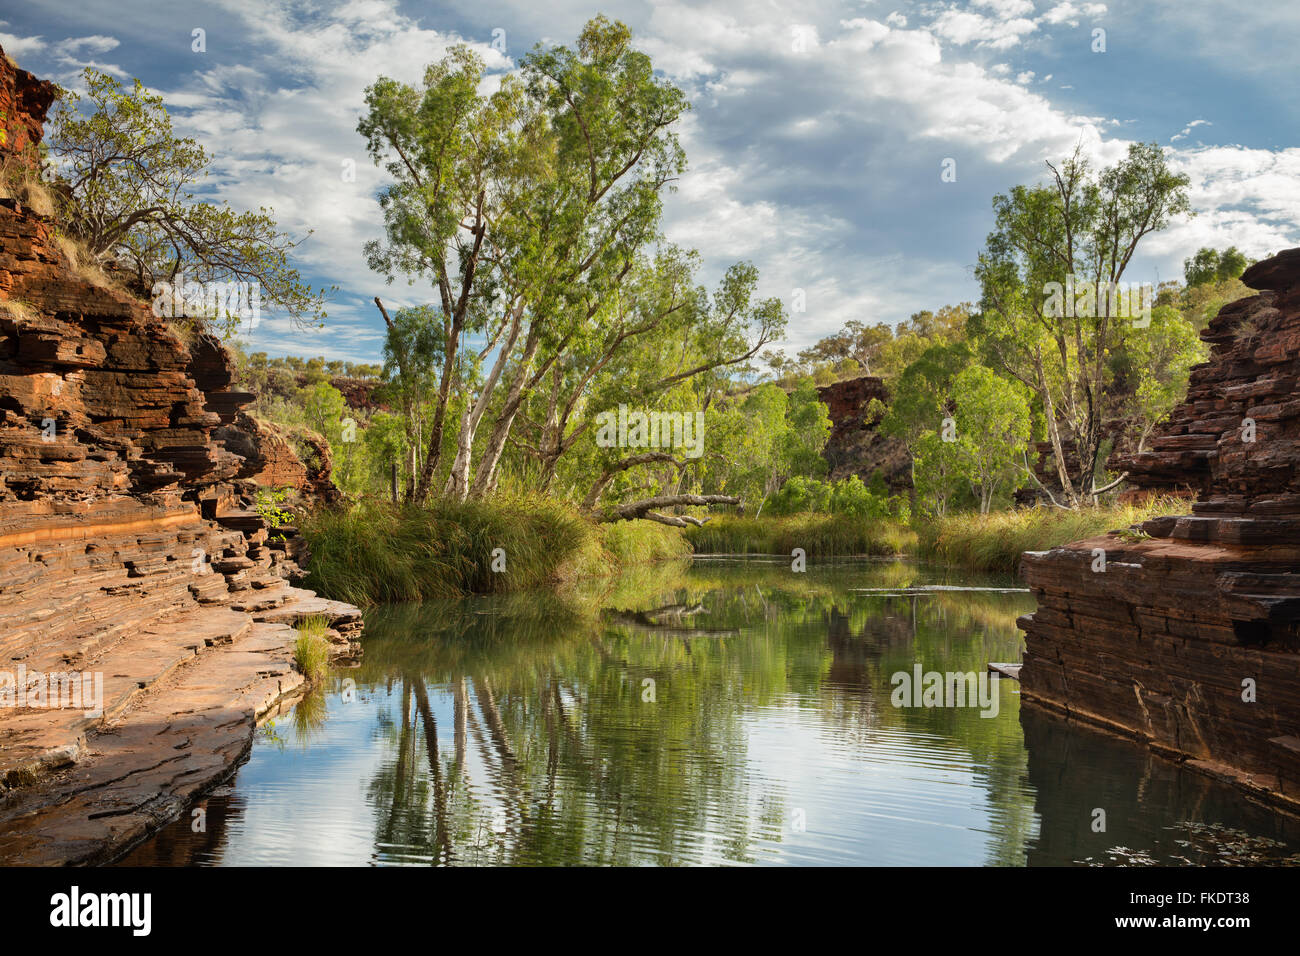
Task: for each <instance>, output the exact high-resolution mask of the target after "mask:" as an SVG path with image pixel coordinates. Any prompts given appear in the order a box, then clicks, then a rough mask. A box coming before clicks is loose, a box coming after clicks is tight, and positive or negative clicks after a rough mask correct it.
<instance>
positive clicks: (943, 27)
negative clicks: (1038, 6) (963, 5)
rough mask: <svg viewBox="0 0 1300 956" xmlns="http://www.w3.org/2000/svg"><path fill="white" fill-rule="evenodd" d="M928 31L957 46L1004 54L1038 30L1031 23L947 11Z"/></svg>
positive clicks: (1030, 21)
mask: <svg viewBox="0 0 1300 956" xmlns="http://www.w3.org/2000/svg"><path fill="white" fill-rule="evenodd" d="M930 29H931V30H933V31H934V32H935V33H936V34H937V35H939V36H940V37H942V38H943V39H945V40H948V41H949V42H951V43H955V44H957V45H958V46H966V45H968V44H971V43H974V44H976V45H977V46H980V47H988V48H989V49H992V50H1005V49H1008V48H1009V47H1013V46H1015V45H1016V44H1017V43H1019V42H1020V39H1021V37H1023V36H1024V35H1025V34H1027V33H1032V32H1034V31H1035V30H1037V29H1038V25H1037V24H1036V23H1034V21H1032V20H1026V19H1024V18H1023V17H1017V18H1014V19H1010V20H1000V19H996V18H994V17H986V16H983V15H982V14H978V13H970V12H967V11H964V10H956V9H950V10H945V11H944V12H943V13H941V14H940V15H939V17H938V19H936V20H935V21H934V22H933V23H931V24H930Z"/></svg>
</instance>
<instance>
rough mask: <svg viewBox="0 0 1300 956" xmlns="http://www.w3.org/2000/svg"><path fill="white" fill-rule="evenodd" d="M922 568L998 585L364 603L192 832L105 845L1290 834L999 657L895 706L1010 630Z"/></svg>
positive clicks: (1015, 643) (1095, 851) (955, 850)
mask: <svg viewBox="0 0 1300 956" xmlns="http://www.w3.org/2000/svg"><path fill="white" fill-rule="evenodd" d="M934 584H945V585H956V586H961V587H966V588H970V587H988V588H1008V587H1010V588H1014V587H1016V586H1017V582H1015V581H1014V580H1008V579H996V578H986V577H978V576H972V575H969V574H965V575H955V574H952V573H950V572H945V571H942V570H935V569H926V568H924V567H918V566H915V565H910V564H902V563H879V562H851V561H846V562H836V563H833V564H823V565H816V564H813V565H810V566H809V567H808V570H807V572H806V573H803V574H797V573H793V572H791V571H790V569H789V564H788V562H786V561H763V560H750V561H739V560H700V561H697V562H696V563H695V564H694V565H693V566H688V567H681V566H660V567H656V568H654V569H652V570H650V571H646V572H641V573H639V574H638V575H637V576H636V577H635V578H633V579H629V580H626V581H623V582H620V583H619V584H618V585H616V586H614V587H612V588H607V589H606V590H605V591H604V592H603V593H602V592H592V593H582V594H571V595H566V596H563V597H558V596H554V595H549V594H527V595H507V596H496V597H480V598H473V599H468V600H464V601H455V602H445V603H438V604H427V605H423V606H397V607H389V608H383V609H380V610H377V611H374V612H372V613H370V614H368V615H367V618H366V638H365V642H364V646H365V655H364V657H363V662H362V664H361V666H360V667H359V668H355V669H350V670H341V669H340V670H336V671H335V672H334V674H333V676H332V678H331V680H330V681H329V683H328V686H325V687H322V688H320V689H319V690H318V691H317V692H315V693H314V694H313V695H312V696H310V697H308V698H306V699H305V700H303V701H301V702H299V703H298V704H297V706H296V707H294V708H293V709H292V711H291V712H289V713H286V714H283V715H281V716H279V717H277V718H276V719H275V720H274V721H273V722H272V723H269V724H268V725H266V726H264V727H263V728H262V730H261V731H260V732H259V734H258V736H257V739H256V742H255V744H254V747H253V750H252V753H251V755H250V758H249V760H248V762H247V763H246V764H245V765H244V766H243V767H242V768H241V769H240V770H239V772H238V775H237V776H236V777H235V779H234V780H233V782H232V784H231V785H229V786H227V787H224V788H222V789H221V790H220V791H218V792H216V793H214V794H212V795H211V796H210V797H209V798H208V799H207V800H206V801H205V804H204V807H205V810H206V830H205V832H202V833H194V832H193V827H192V824H191V820H190V819H188V818H186V819H182V820H180V821H177V822H176V823H175V824H172V825H171V826H169V827H167V828H165V829H164V830H163V831H161V832H160V833H159V834H158V835H157V836H156V837H155V838H153V839H152V840H150V841H149V842H148V843H146V844H144V845H142V846H141V847H139V848H138V849H136V850H135V851H134V852H133V853H132V854H131V855H130V856H129V857H128V858H127V859H126V860H125V861H124V862H127V863H132V864H200V865H278V864H295V865H335V864H343V865H363V864H383V865H430V864H439V863H442V864H459V865H476V864H485V865H487V864H491V865H503V864H524V865H537V864H632V865H672V866H680V865H698V864H740V865H744V864H757V865H773V864H817V865H826V864H832V865H833V864H865V865H921V864H939V865H1007V866H1022V865H1030V866H1041V865H1072V864H1084V865H1106V864H1115V863H1138V864H1142V863H1152V862H1159V863H1184V862H1192V863H1204V862H1216V861H1220V862H1283V861H1285V860H1287V859H1288V858H1290V862H1292V863H1294V862H1296V861H1297V858H1293V857H1291V855H1292V854H1294V853H1296V851H1297V849H1300V825H1298V823H1297V821H1296V820H1295V819H1294V818H1290V817H1286V816H1283V815H1280V814H1276V813H1274V812H1271V811H1269V810H1267V809H1264V808H1262V807H1259V806H1257V805H1254V804H1252V803H1250V802H1248V801H1247V800H1245V799H1244V797H1242V795H1240V794H1239V793H1238V792H1237V791H1235V790H1233V789H1231V788H1229V787H1226V786H1223V785H1220V784H1217V783H1214V782H1213V781H1211V780H1209V779H1207V778H1204V777H1202V776H1200V775H1196V774H1192V773H1190V772H1186V771H1182V770H1179V769H1178V768H1176V767H1175V766H1173V765H1171V764H1169V763H1167V762H1164V761H1161V760H1158V759H1156V758H1155V757H1153V756H1151V755H1150V754H1149V753H1148V752H1147V751H1146V750H1144V749H1143V748H1140V747H1137V746H1134V745H1132V744H1129V743H1126V742H1123V741H1118V740H1115V739H1112V738H1109V737H1105V736H1101V735H1098V734H1094V733H1092V732H1089V731H1085V730H1081V729H1078V728H1075V727H1072V726H1067V725H1066V724H1064V723H1062V722H1060V721H1059V720H1057V719H1056V718H1053V717H1050V716H1046V715H1043V714H1041V713H1039V712H1038V711H1036V710H1034V709H1031V708H1026V709H1025V711H1024V712H1023V713H1022V711H1021V708H1020V702H1019V697H1018V694H1017V685H1016V683H1015V682H1014V681H1010V680H1002V681H1000V682H998V684H997V687H996V715H992V711H993V709H994V708H993V706H992V705H991V702H990V701H987V700H986V702H985V703H986V704H987V705H988V706H985V707H983V708H980V707H979V706H965V707H931V708H924V707H912V708H904V707H896V706H894V704H893V703H892V702H891V693H892V691H893V690H894V686H895V685H894V683H893V682H892V681H891V678H892V677H893V675H895V674H897V673H900V672H902V673H905V674H907V675H909V676H910V675H911V674H912V672H913V669H914V666H915V665H916V664H918V663H919V664H920V665H921V666H922V669H923V671H939V672H971V673H974V674H981V673H983V672H984V671H985V667H986V664H987V663H988V662H989V661H1017V660H1019V658H1020V652H1021V636H1020V632H1019V631H1018V630H1017V629H1016V627H1015V619H1016V617H1017V616H1018V615H1020V614H1023V613H1026V612H1028V611H1031V610H1032V609H1033V606H1034V602H1033V599H1032V597H1031V596H1030V595H1028V594H1026V593H1016V592H1009V591H996V590H929V591H922V592H919V593H908V592H907V591H906V590H905V589H908V588H915V587H917V586H921V585H934ZM872 588H874V589H876V590H874V591H872V590H864V589H872ZM971 703H975V704H978V701H971ZM983 713H989V714H990V716H982V714H983ZM1098 810H1101V811H1104V813H1105V831H1104V832H1096V830H1095V829H1094V827H1095V826H1096V821H1097V820H1098V816H1097V811H1098Z"/></svg>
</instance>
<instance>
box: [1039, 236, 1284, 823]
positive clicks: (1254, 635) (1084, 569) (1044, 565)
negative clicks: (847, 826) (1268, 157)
mask: <svg viewBox="0 0 1300 956" xmlns="http://www.w3.org/2000/svg"><path fill="white" fill-rule="evenodd" d="M1242 281H1243V282H1245V283H1246V284H1247V285H1248V286H1250V287H1251V288H1253V289H1257V290H1259V294H1258V295H1256V296H1253V297H1250V298H1246V299H1240V300H1238V301H1236V302H1232V303H1230V304H1229V305H1226V306H1224V307H1223V309H1222V310H1221V311H1220V312H1219V315H1218V316H1217V317H1216V318H1215V319H1214V321H1213V322H1211V323H1210V325H1209V327H1208V328H1207V329H1206V331H1205V332H1204V333H1203V337H1204V338H1205V340H1206V341H1207V342H1209V343H1210V344H1211V346H1212V353H1211V357H1210V360H1209V361H1208V362H1207V363H1205V364H1204V365H1201V366H1198V367H1196V368H1195V369H1194V370H1193V371H1192V374H1191V379H1190V382H1189V387H1188V393H1187V398H1186V401H1185V402H1184V403H1183V404H1182V405H1181V406H1179V407H1178V408H1177V409H1176V410H1175V411H1174V413H1173V414H1172V415H1171V417H1170V420H1169V422H1168V424H1167V425H1166V426H1165V427H1164V429H1163V430H1162V432H1161V433H1160V434H1159V435H1157V436H1156V437H1155V438H1154V439H1153V440H1152V441H1151V442H1150V446H1151V447H1150V450H1148V451H1146V452H1144V453H1143V454H1140V455H1134V456H1132V457H1130V458H1129V459H1128V460H1127V461H1126V462H1124V463H1123V465H1122V467H1124V468H1126V469H1128V470H1129V471H1130V479H1131V481H1132V482H1133V484H1134V485H1136V486H1137V488H1138V489H1139V490H1143V489H1151V490H1156V489H1162V488H1165V487H1169V486H1179V485H1181V486H1190V487H1192V488H1194V489H1195V490H1196V491H1197V499H1196V501H1195V502H1194V503H1193V504H1192V506H1191V512H1192V513H1191V514H1190V515H1186V516H1180V517H1164V518H1156V519H1153V520H1150V521H1147V522H1145V523H1144V524H1143V525H1141V526H1140V527H1139V528H1135V529H1128V530H1117V531H1116V532H1112V533H1110V534H1108V535H1105V536H1102V537H1099V538H1096V539H1093V540H1090V541H1081V542H1076V543H1074V544H1071V545H1067V546H1066V547H1063V548H1055V549H1053V550H1051V551H1046V552H1030V553H1027V554H1026V555H1025V556H1024V559H1023V563H1022V573H1023V575H1024V577H1025V579H1026V581H1027V582H1028V583H1029V585H1030V587H1031V588H1032V589H1033V590H1034V593H1035V596H1036V597H1037V598H1038V604H1039V607H1038V610H1037V611H1036V612H1034V613H1033V614H1032V615H1029V616H1027V617H1025V618H1022V620H1021V627H1022V628H1023V629H1024V631H1025V640H1026V651H1025V658H1024V667H1023V669H1022V671H1021V684H1022V694H1023V696H1024V697H1025V699H1027V700H1029V701H1032V702H1034V703H1038V704H1041V705H1045V706H1048V707H1050V708H1053V709H1056V710H1059V711H1063V712H1065V713H1068V714H1070V715H1071V716H1074V717H1078V718H1080V719H1083V720H1086V721H1088V722H1090V723H1094V724H1097V725H1100V726H1103V727H1106V728H1108V729H1111V730H1113V731H1116V732H1118V733H1122V734H1125V735H1127V736H1130V737H1134V738H1136V739H1139V740H1143V741H1146V742H1147V743H1148V744H1149V745H1150V746H1151V747H1152V748H1153V749H1155V750H1157V751H1158V752H1161V753H1163V754H1165V755H1167V756H1169V757H1172V758H1173V759H1176V760H1181V761H1186V762H1187V763H1188V764H1189V765H1190V766H1192V767H1195V768H1196V769H1200V770H1203V771H1205V772H1207V773H1210V774H1212V775H1215V776H1219V777H1223V778H1225V779H1228V780H1231V781H1232V782H1234V783H1236V784H1237V785H1239V786H1241V787H1243V788H1244V789H1247V790H1248V791H1251V792H1253V793H1255V794H1257V795H1259V796H1261V797H1263V798H1265V799H1268V800H1269V801H1271V802H1274V803H1278V804H1282V805H1285V806H1288V807H1291V808H1297V809H1300V473H1298V472H1297V465H1300V395H1297V392H1296V385H1297V382H1298V381H1300V250H1297V249H1292V250H1288V251H1286V252H1283V253H1281V254H1279V255H1277V256H1274V257H1273V258H1271V259H1267V260H1265V261H1263V262H1260V263H1257V264H1256V265H1254V266H1252V267H1251V268H1250V269H1248V270H1247V271H1246V273H1245V274H1244V275H1243V276H1242Z"/></svg>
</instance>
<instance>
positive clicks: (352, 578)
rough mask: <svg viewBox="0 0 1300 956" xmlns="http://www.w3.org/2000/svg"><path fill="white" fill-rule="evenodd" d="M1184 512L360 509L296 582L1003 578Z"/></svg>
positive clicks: (346, 513) (463, 586)
mask: <svg viewBox="0 0 1300 956" xmlns="http://www.w3.org/2000/svg"><path fill="white" fill-rule="evenodd" d="M1186 510H1187V501H1186V500H1184V499H1180V498H1154V499H1151V500H1150V501H1148V502H1145V503H1143V504H1140V505H1112V506H1108V507H1100V508H1082V509H1078V510H1074V511H1065V510H1061V509H1055V508H1028V509H1020V510H1016V511H1003V512H998V513H995V514H989V515H979V514H959V515H950V516H948V517H944V518H917V519H914V520H913V521H912V522H910V523H909V522H905V521H901V520H899V519H896V518H879V519H873V518H863V517H858V516H852V515H825V514H794V515H788V516H782V517H775V516H774V517H763V518H746V517H730V516H723V517H719V518H716V519H714V520H713V521H710V522H708V523H707V524H705V525H704V526H703V527H700V528H689V529H687V530H686V531H684V532H679V531H678V530H676V529H674V528H669V527H665V526H664V525H661V524H657V523H653V522H647V521H623V522H616V523H613V524H597V523H594V522H592V521H590V520H588V519H587V518H584V517H583V516H582V515H581V514H579V513H578V512H576V511H574V510H573V509H572V508H570V507H569V506H567V505H565V504H563V503H561V502H555V501H547V500H541V499H530V498H521V499H515V500H511V501H508V502H502V501H500V500H494V501H491V502H472V501H471V502H465V503H450V502H437V503H434V504H433V505H431V506H429V507H426V508H418V507H393V506H390V505H384V504H376V503H367V504H362V505H358V506H356V507H353V508H352V509H350V510H330V511H320V512H317V513H315V514H313V515H310V516H307V517H306V518H305V519H304V520H303V522H302V530H303V533H304V534H306V536H307V539H308V542H309V544H310V546H311V551H312V559H311V564H310V574H309V577H308V579H307V585H308V586H309V587H311V588H313V589H315V590H317V591H319V592H320V593H321V594H323V595H325V596H327V597H331V598H335V599H338V600H342V601H348V602H349V603H352V604H358V605H374V604H381V603H386V602H394V601H423V600H431V599H436V598H447V597H455V596H458V595H464V594H481V593H492V592H501V591H520V590H526V589H533V588H547V587H555V586H568V585H572V584H574V583H575V582H578V581H584V580H593V579H602V578H608V577H611V576H613V575H615V574H616V573H617V572H619V571H621V570H624V569H626V568H629V567H633V566H637V565H648V564H653V563H656V562H663V561H671V560H680V559H682V558H685V557H687V556H689V555H690V554H691V553H692V551H693V552H694V553H696V554H738V555H739V554H747V555H760V554H768V555H782V556H790V555H791V553H792V552H793V551H794V549H796V548H802V549H803V550H804V553H805V554H806V556H807V557H810V558H827V557H845V556H864V555H866V556H872V557H894V556H897V557H909V558H914V559H916V560H920V561H925V562H928V563H933V564H941V565H949V566H952V567H957V568H962V569H965V570H971V571H995V572H1014V571H1015V570H1016V567H1017V565H1018V564H1019V561H1020V555H1021V554H1022V553H1023V552H1025V551H1038V550H1044V549H1047V548H1052V547H1056V546H1058V545H1063V544H1067V543H1069V542H1071V541H1077V540H1080V539H1083V538H1088V537H1092V536H1095V535H1098V534H1102V533H1104V532H1106V531H1110V530H1114V529H1118V528H1126V527H1128V526H1130V525H1132V524H1136V523H1138V522H1140V521H1144V520H1146V519H1147V518H1150V517H1153V516H1155V515H1161V514H1177V513H1182V512H1184V511H1186Z"/></svg>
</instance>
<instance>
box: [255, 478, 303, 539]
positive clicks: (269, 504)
mask: <svg viewBox="0 0 1300 956" xmlns="http://www.w3.org/2000/svg"><path fill="white" fill-rule="evenodd" d="M291 492H292V489H289V488H258V489H257V497H256V499H255V500H254V502H253V510H254V511H255V512H257V514H258V515H259V516H261V518H262V520H263V521H265V522H266V523H267V525H268V526H269V527H270V528H271V529H272V530H278V529H280V528H283V527H285V526H286V525H291V524H293V521H294V516H293V512H292V511H289V510H287V509H285V508H282V507H280V506H281V505H283V504H284V503H285V502H286V501H288V500H289V496H290V494H291Z"/></svg>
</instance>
